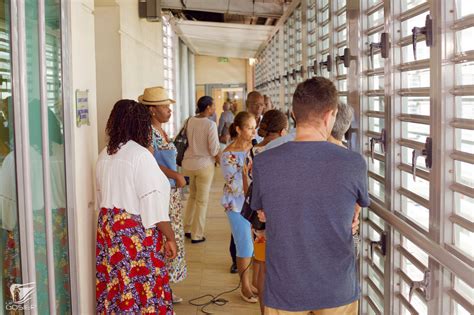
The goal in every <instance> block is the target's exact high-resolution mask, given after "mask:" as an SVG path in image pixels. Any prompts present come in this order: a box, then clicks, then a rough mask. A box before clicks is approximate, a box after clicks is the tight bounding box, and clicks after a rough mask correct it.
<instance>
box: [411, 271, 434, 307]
mask: <svg viewBox="0 0 474 315" xmlns="http://www.w3.org/2000/svg"><path fill="white" fill-rule="evenodd" d="M431 283H432V281H431V271H430V270H425V272H424V275H423V280H421V281H412V282H411V283H410V291H409V293H408V301H410V302H411V298H412V296H413V293H414V292H415V290H416V289H420V290H422V292H423V295H424V298H425V300H426V301H429V300H430V299H431Z"/></svg>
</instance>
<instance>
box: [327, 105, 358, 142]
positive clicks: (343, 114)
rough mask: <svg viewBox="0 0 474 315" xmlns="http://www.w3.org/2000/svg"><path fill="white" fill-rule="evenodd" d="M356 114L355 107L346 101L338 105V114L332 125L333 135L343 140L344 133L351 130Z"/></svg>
mask: <svg viewBox="0 0 474 315" xmlns="http://www.w3.org/2000/svg"><path fill="white" fill-rule="evenodd" d="M353 116H354V109H353V108H352V107H351V106H350V105H347V104H345V103H339V104H338V105H337V116H336V121H335V122H334V127H332V131H331V135H332V136H333V137H334V138H335V139H337V140H342V138H343V137H344V134H345V133H346V132H347V130H349V127H350V126H351V122H352V117H353Z"/></svg>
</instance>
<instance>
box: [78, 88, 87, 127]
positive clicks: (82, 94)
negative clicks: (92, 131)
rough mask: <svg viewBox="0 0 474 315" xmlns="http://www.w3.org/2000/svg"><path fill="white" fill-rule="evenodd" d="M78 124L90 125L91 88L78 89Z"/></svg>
mask: <svg viewBox="0 0 474 315" xmlns="http://www.w3.org/2000/svg"><path fill="white" fill-rule="evenodd" d="M76 125H77V127H81V126H82V125H87V126H89V125H90V122H89V90H85V91H81V90H76Z"/></svg>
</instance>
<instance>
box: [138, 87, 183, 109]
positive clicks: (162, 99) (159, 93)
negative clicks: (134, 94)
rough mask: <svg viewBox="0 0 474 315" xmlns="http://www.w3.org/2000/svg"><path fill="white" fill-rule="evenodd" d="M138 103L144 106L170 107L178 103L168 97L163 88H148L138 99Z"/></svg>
mask: <svg viewBox="0 0 474 315" xmlns="http://www.w3.org/2000/svg"><path fill="white" fill-rule="evenodd" d="M138 102H139V103H142V104H144V105H170V104H174V103H176V101H175V100H172V99H170V98H169V97H168V93H166V90H165V88H163V87H162V86H154V87H151V88H146V89H145V90H144V91H143V95H140V96H139V97H138Z"/></svg>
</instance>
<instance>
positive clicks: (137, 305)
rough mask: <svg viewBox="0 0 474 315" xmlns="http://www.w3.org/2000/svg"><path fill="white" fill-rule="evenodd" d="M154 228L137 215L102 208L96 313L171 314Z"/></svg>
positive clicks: (158, 237) (159, 241)
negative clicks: (146, 226)
mask: <svg viewBox="0 0 474 315" xmlns="http://www.w3.org/2000/svg"><path fill="white" fill-rule="evenodd" d="M162 245H163V237H162V234H161V232H160V230H159V229H158V228H156V227H154V228H150V229H145V228H144V227H143V224H142V222H141V218H140V216H139V215H134V214H130V213H128V212H126V211H125V210H123V209H106V208H102V209H101V210H100V213H99V220H98V227H97V247H96V257H97V262H96V299H97V307H96V311H97V313H98V314H111V313H113V314H124V313H133V314H135V313H140V314H160V315H161V314H163V315H172V314H173V303H172V294H171V288H170V286H169V284H168V282H169V277H168V272H167V270H166V267H165V263H164V257H163V253H162Z"/></svg>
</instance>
